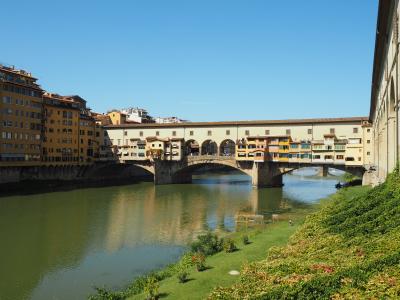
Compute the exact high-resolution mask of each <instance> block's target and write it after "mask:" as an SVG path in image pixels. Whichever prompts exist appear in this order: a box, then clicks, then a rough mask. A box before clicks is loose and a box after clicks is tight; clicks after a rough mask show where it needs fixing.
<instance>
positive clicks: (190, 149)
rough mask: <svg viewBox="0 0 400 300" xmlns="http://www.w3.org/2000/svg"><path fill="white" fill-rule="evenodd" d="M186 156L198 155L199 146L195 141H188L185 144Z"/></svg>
mask: <svg viewBox="0 0 400 300" xmlns="http://www.w3.org/2000/svg"><path fill="white" fill-rule="evenodd" d="M185 152H186V155H189V156H195V155H199V154H200V146H199V143H198V142H197V141H196V140H188V141H187V142H186V143H185Z"/></svg>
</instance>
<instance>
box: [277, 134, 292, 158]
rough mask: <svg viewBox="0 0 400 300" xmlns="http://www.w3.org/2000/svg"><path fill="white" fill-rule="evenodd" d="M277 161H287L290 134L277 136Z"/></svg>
mask: <svg viewBox="0 0 400 300" xmlns="http://www.w3.org/2000/svg"><path fill="white" fill-rule="evenodd" d="M278 138H279V143H278V144H279V161H280V162H289V147H290V142H291V138H290V136H279V137H278Z"/></svg>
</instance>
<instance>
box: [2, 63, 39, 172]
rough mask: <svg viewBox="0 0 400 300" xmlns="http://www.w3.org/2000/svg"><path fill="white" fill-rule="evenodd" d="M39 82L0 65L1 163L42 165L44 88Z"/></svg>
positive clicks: (29, 75) (20, 71) (5, 164)
mask: <svg viewBox="0 0 400 300" xmlns="http://www.w3.org/2000/svg"><path fill="white" fill-rule="evenodd" d="M36 81H37V79H36V78H35V77H33V76H32V75H31V73H28V72H26V71H24V70H17V69H15V68H14V67H6V66H3V65H0V115H1V122H0V127H1V128H0V130H1V134H0V139H1V141H0V166H7V165H38V164H40V161H41V142H42V109H43V106H42V94H43V90H42V89H41V88H40V86H39V85H38V84H37V83H36Z"/></svg>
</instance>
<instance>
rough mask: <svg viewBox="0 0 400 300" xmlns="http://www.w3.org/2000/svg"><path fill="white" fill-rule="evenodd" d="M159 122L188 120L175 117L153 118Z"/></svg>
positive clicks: (168, 122)
mask: <svg viewBox="0 0 400 300" xmlns="http://www.w3.org/2000/svg"><path fill="white" fill-rule="evenodd" d="M154 120H155V121H156V123H159V124H171V123H186V122H188V120H183V119H179V118H177V117H165V118H162V117H157V118H155V119H154Z"/></svg>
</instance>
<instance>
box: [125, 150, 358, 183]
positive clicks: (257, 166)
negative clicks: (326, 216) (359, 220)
mask: <svg viewBox="0 0 400 300" xmlns="http://www.w3.org/2000/svg"><path fill="white" fill-rule="evenodd" d="M129 164H131V165H134V166H137V167H141V168H144V169H146V170H147V171H149V172H151V173H152V174H153V175H154V183H155V184H172V183H190V182H191V181H192V174H193V172H194V171H196V170H197V169H199V168H202V167H204V166H225V167H229V168H231V169H236V170H238V171H241V172H242V173H244V174H246V175H248V176H250V177H251V179H252V185H253V186H254V187H277V186H282V176H283V175H284V174H287V173H289V172H292V171H293V170H297V169H301V168H309V167H319V168H321V170H322V175H323V176H326V175H327V174H328V169H329V168H334V169H338V170H342V171H346V172H349V173H352V174H354V175H357V176H360V177H362V176H363V173H364V171H365V169H364V167H363V166H347V165H344V164H343V165H340V164H331V163H316V162H311V163H296V162H270V161H266V162H255V161H238V160H236V159H235V158H234V157H233V156H218V155H195V156H186V157H184V158H183V159H182V160H180V161H165V160H154V161H152V162H149V161H143V162H141V161H131V162H129Z"/></svg>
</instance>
